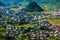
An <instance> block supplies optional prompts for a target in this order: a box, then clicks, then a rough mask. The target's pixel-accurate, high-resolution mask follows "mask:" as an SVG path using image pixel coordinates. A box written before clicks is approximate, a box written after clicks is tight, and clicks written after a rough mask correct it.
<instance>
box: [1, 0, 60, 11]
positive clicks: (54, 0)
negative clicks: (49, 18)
mask: <svg viewBox="0 0 60 40" xmlns="http://www.w3.org/2000/svg"><path fill="white" fill-rule="evenodd" d="M0 1H1V2H3V3H4V4H9V3H19V2H21V4H22V5H24V6H26V5H27V4H28V3H29V2H32V1H36V2H37V3H38V4H39V5H40V6H42V8H43V9H46V10H51V9H54V8H56V6H57V7H58V8H60V7H59V5H60V0H0Z"/></svg>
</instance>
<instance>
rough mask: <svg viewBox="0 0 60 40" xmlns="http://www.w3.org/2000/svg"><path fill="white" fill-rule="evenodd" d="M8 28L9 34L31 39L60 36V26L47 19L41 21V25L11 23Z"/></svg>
mask: <svg viewBox="0 0 60 40" xmlns="http://www.w3.org/2000/svg"><path fill="white" fill-rule="evenodd" d="M6 28H7V35H9V36H12V37H15V38H19V39H24V38H28V39H30V40H38V39H44V38H48V37H50V38H53V37H58V38H59V37H60V27H59V26H57V25H52V24H50V23H48V22H45V21H43V22H41V23H40V24H39V25H38V24H37V25H34V26H33V28H30V27H23V26H22V27H21V26H9V25H8V26H6Z"/></svg>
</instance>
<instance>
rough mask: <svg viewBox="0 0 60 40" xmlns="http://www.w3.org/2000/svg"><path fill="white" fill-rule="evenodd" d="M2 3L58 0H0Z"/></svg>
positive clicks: (54, 0)
mask: <svg viewBox="0 0 60 40" xmlns="http://www.w3.org/2000/svg"><path fill="white" fill-rule="evenodd" d="M0 1H2V2H4V3H6V2H7V3H11V2H31V1H36V2H38V3H56V2H60V0H0Z"/></svg>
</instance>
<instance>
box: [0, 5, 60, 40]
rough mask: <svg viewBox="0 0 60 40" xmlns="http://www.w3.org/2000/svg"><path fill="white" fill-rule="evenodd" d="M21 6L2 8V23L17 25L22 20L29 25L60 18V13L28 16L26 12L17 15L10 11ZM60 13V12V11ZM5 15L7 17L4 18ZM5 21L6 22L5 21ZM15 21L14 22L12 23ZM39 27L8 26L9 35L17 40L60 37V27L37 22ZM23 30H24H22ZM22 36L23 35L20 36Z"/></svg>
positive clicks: (0, 10) (0, 12)
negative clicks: (19, 39)
mask: <svg viewBox="0 0 60 40" xmlns="http://www.w3.org/2000/svg"><path fill="white" fill-rule="evenodd" d="M20 5H21V4H18V5H15V4H11V5H9V6H7V7H0V14H1V15H2V17H1V18H0V21H1V22H2V21H4V22H5V23H6V24H7V22H11V23H13V24H15V23H16V22H20V20H21V19H24V20H25V22H27V23H34V22H36V20H43V19H47V18H48V19H49V18H51V17H53V16H58V15H59V16H60V14H59V12H58V11H57V13H56V14H57V15H56V14H28V13H26V12H25V11H24V10H21V11H19V12H17V13H15V12H14V11H13V10H10V8H16V7H18V6H20ZM59 11H60V10H59ZM3 15H5V16H4V17H3ZM3 19H4V20H3ZM12 20H13V21H12ZM36 24H37V25H34V27H33V28H29V27H22V28H21V27H17V26H6V29H7V35H8V36H12V37H15V38H21V37H22V38H30V39H31V40H36V39H43V38H47V37H53V36H56V37H60V27H59V26H56V25H52V24H50V23H48V22H44V21H43V22H41V23H38V22H36ZM21 29H22V30H21ZM25 30H26V31H28V30H29V31H28V32H27V33H24V31H25ZM20 34H22V35H20Z"/></svg>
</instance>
